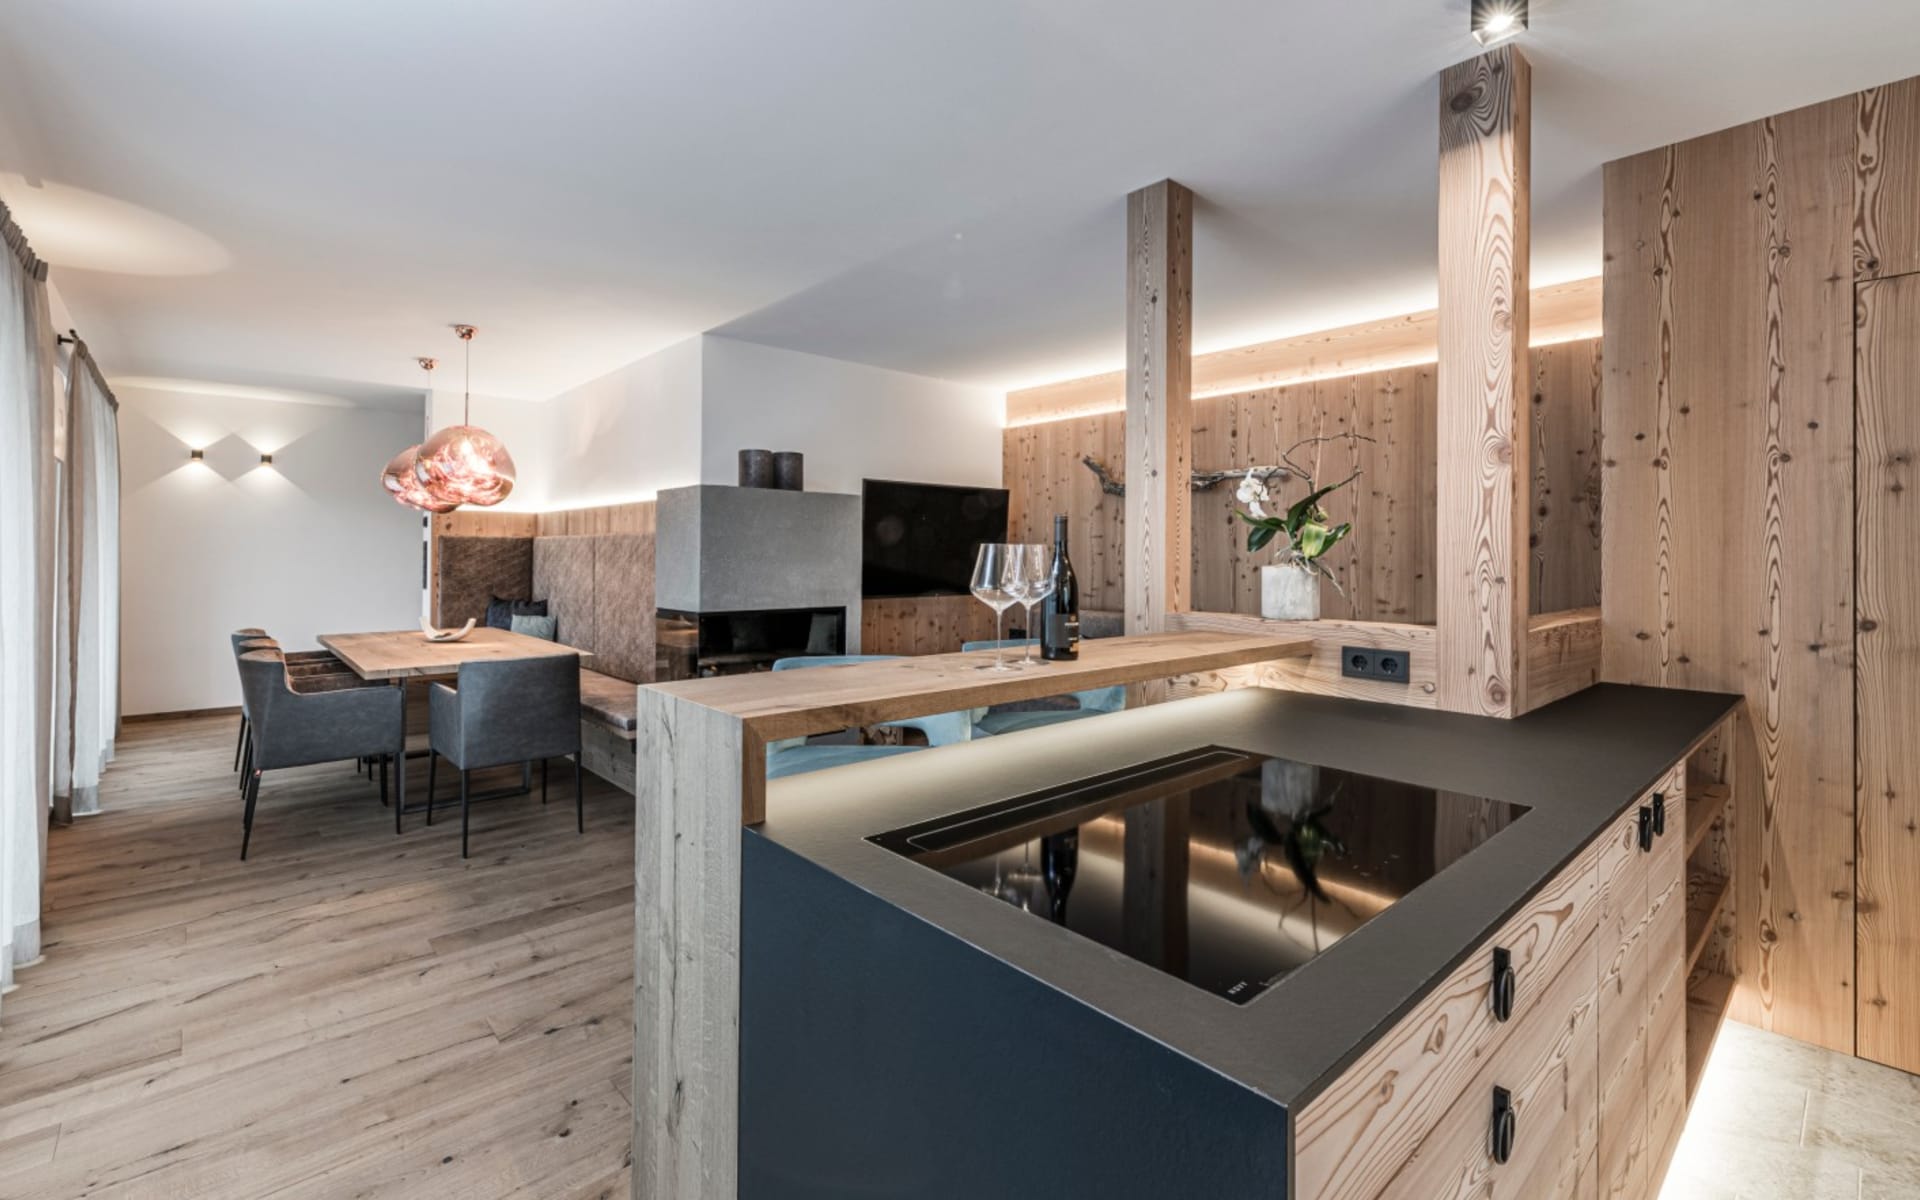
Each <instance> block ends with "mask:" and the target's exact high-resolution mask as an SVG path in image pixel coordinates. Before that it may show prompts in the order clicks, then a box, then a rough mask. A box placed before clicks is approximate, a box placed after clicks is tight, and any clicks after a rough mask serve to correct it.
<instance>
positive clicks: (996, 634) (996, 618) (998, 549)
mask: <svg viewBox="0 0 1920 1200" xmlns="http://www.w3.org/2000/svg"><path fill="white" fill-rule="evenodd" d="M1021 557H1022V555H1021V547H1019V546H1018V545H1008V544H1007V543H1006V542H982V543H980V554H979V556H978V557H976V558H975V559H974V560H973V585H972V588H973V596H974V599H976V600H978V601H980V603H982V604H984V605H986V606H987V607H988V608H991V609H992V610H993V661H992V662H990V663H981V664H980V666H979V669H980V670H982V671H1011V670H1013V668H1012V667H1010V666H1008V665H1007V663H1006V651H1005V648H1004V647H1003V646H1001V645H1000V624H1001V618H1003V617H1004V616H1006V612H1007V609H1008V608H1009V607H1011V606H1012V605H1013V603H1014V601H1015V599H1016V598H1017V597H1016V596H1015V594H1014V590H1013V589H1014V587H1015V585H1016V583H1017V581H1018V579H1019V575H1020V559H1021Z"/></svg>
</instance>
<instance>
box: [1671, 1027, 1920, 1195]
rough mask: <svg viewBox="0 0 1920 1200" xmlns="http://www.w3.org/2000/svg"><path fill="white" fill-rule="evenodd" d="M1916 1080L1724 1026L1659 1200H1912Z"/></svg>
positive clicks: (1917, 1181)
mask: <svg viewBox="0 0 1920 1200" xmlns="http://www.w3.org/2000/svg"><path fill="white" fill-rule="evenodd" d="M1916 1198H1920V1076H1913V1075H1908V1074H1906V1073H1905V1072H1902V1071H1896V1070H1894V1069H1893V1068H1891V1067H1883V1066H1880V1065H1878V1064H1876V1063H1870V1062H1863V1061H1861V1060H1860V1059H1857V1058H1850V1057H1848V1056H1847V1055H1844V1054H1836V1053H1834V1052H1832V1051H1829V1050H1822V1049H1819V1048H1817V1047H1814V1046H1809V1045H1805V1044H1803V1043H1801V1042H1796V1041H1792V1040H1791V1039H1788V1038H1783V1037H1778V1036H1776V1035H1774V1034H1769V1033H1762V1032H1761V1031H1759V1030H1757V1029H1752V1028H1749V1027H1748V1026H1745V1025H1736V1024H1732V1023H1729V1024H1728V1025H1727V1026H1726V1028H1725V1029H1723V1030H1721V1032H1720V1038H1719V1040H1718V1041H1717V1042H1716V1043H1715V1045H1714V1048H1713V1057H1712V1059H1711V1060H1709V1062H1708V1063H1707V1073H1706V1077H1705V1078H1704V1079H1703V1080H1701V1083H1700V1094H1699V1096H1698V1097H1697V1098H1696V1100H1695V1102H1694V1106H1693V1111H1692V1115H1691V1116H1689V1117H1688V1119H1687V1128H1686V1132H1685V1133H1684V1134H1683V1135H1682V1136H1681V1139H1680V1148H1679V1149H1678V1150H1677V1151H1676V1152H1675V1154H1674V1160H1673V1166H1672V1168H1671V1169H1670V1170H1669V1171H1668V1172H1667V1183H1666V1186H1665V1187H1664V1188H1663V1189H1662V1190H1661V1192H1660V1200H1916Z"/></svg>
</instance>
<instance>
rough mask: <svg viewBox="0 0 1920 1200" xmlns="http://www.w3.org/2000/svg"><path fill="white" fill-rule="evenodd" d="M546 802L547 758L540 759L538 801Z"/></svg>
mask: <svg viewBox="0 0 1920 1200" xmlns="http://www.w3.org/2000/svg"><path fill="white" fill-rule="evenodd" d="M546 802H547V760H546V759H544V758H543V759H541V760H540V803H542V804H545V803H546Z"/></svg>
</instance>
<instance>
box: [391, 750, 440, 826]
mask: <svg viewBox="0 0 1920 1200" xmlns="http://www.w3.org/2000/svg"><path fill="white" fill-rule="evenodd" d="M439 768H440V753H439V751H437V750H429V751H427V824H429V825H431V824H433V784H434V777H435V775H437V774H438V772H439ZM395 825H396V826H397V825H398V821H396V822H395Z"/></svg>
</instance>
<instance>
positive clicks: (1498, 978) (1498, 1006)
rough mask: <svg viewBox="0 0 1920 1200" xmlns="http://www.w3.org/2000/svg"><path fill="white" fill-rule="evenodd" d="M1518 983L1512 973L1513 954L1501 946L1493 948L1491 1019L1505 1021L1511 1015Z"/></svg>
mask: <svg viewBox="0 0 1920 1200" xmlns="http://www.w3.org/2000/svg"><path fill="white" fill-rule="evenodd" d="M1518 983H1519V979H1518V977H1517V976H1516V975H1515V974H1514V973H1513V955H1512V954H1511V953H1510V952H1509V951H1508V950H1507V949H1506V948H1505V947H1503V946H1495V947H1494V948H1493V1019H1494V1020H1496V1021H1506V1020H1509V1019H1511V1018H1512V1016H1513V995H1514V991H1515V989H1516V987H1517V985H1518Z"/></svg>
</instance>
